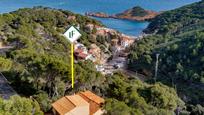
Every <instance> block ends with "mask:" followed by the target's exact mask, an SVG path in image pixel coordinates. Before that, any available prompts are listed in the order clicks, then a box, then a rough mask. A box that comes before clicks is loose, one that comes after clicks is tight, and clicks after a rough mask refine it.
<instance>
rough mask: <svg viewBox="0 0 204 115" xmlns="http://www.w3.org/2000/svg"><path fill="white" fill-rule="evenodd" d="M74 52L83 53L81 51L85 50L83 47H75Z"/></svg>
mask: <svg viewBox="0 0 204 115" xmlns="http://www.w3.org/2000/svg"><path fill="white" fill-rule="evenodd" d="M74 52H75V53H81V52H83V49H75V50H74Z"/></svg>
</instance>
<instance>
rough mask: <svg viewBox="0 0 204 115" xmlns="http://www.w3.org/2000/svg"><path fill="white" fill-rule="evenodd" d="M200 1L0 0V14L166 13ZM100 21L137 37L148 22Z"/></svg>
mask: <svg viewBox="0 0 204 115" xmlns="http://www.w3.org/2000/svg"><path fill="white" fill-rule="evenodd" d="M197 1H200V0H0V13H7V12H10V11H14V10H17V9H19V8H24V7H33V6H46V7H52V8H58V9H65V10H70V11H73V12H75V13H80V14H84V13H85V12H99V11H100V12H106V13H108V14H115V13H120V12H122V11H124V10H126V9H129V8H131V7H134V6H141V7H143V8H145V9H149V10H154V11H166V10H171V9H175V8H178V7H181V6H183V5H186V4H190V3H193V2H197ZM95 19H97V20H100V21H101V22H102V23H103V24H104V25H106V26H107V27H109V28H113V29H116V30H118V31H120V32H122V33H125V34H128V35H135V36H136V35H139V34H140V33H141V32H142V30H143V29H145V28H146V27H147V26H148V22H136V21H128V20H119V19H104V18H95Z"/></svg>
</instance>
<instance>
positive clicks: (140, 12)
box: [116, 6, 148, 17]
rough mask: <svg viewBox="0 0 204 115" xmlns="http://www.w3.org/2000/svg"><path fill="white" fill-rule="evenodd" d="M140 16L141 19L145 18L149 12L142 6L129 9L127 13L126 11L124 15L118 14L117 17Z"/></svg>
mask: <svg viewBox="0 0 204 115" xmlns="http://www.w3.org/2000/svg"><path fill="white" fill-rule="evenodd" d="M127 15H128V16H133V17H134V16H140V17H144V16H146V15H148V11H147V10H145V9H143V8H142V7H140V6H136V7H133V8H131V9H128V10H126V11H124V12H123V13H119V14H116V16H127Z"/></svg>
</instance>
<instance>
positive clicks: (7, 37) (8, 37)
mask: <svg viewBox="0 0 204 115" xmlns="http://www.w3.org/2000/svg"><path fill="white" fill-rule="evenodd" d="M69 17H74V18H69ZM89 23H91V24H95V25H101V24H100V23H99V22H97V21H96V20H93V19H90V18H88V17H85V16H82V15H78V14H73V13H71V12H69V11H61V10H55V9H50V8H43V7H36V8H32V9H30V8H24V9H19V10H17V11H14V12H11V13H7V14H1V15H0V25H1V26H0V42H3V43H4V45H11V46H13V48H11V49H10V50H8V51H6V53H2V54H1V56H0V69H1V72H3V73H4V75H5V76H6V77H7V79H8V80H9V81H10V83H11V85H12V86H13V88H14V89H15V90H16V91H17V92H18V94H21V95H23V96H31V95H33V97H34V98H35V99H36V100H37V101H38V102H39V104H40V105H41V108H42V110H43V111H48V110H49V109H50V107H51V105H50V103H51V102H52V101H53V100H56V99H57V98H60V97H62V96H63V95H64V94H65V93H73V92H74V91H77V90H79V89H84V88H90V89H91V88H92V86H94V85H95V84H97V83H98V82H100V81H101V79H103V77H104V76H103V75H101V73H99V72H96V70H95V67H94V65H93V63H92V62H89V61H85V62H79V63H78V64H75V68H76V72H75V73H76V74H75V76H76V77H75V78H76V83H75V84H76V86H80V87H76V88H75V89H74V90H72V92H71V91H70V90H71V76H70V70H69V68H70V67H69V66H70V64H69V63H70V60H69V59H70V57H69V53H70V52H69V51H70V50H69V49H70V47H69V46H70V44H69V43H68V41H67V40H66V39H65V38H64V37H63V36H62V33H63V32H64V31H65V30H66V28H67V27H68V26H70V25H78V24H80V26H81V27H80V28H81V29H80V30H81V33H82V34H83V35H82V37H81V39H80V42H82V43H84V44H85V45H89V44H91V43H92V42H91V41H92V40H93V39H94V38H93V37H91V36H90V35H89V34H88V33H87V32H85V31H86V27H85V26H86V24H89ZM98 44H99V45H100V43H98ZM81 84H83V85H81Z"/></svg>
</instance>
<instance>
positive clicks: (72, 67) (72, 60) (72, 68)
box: [71, 44, 74, 88]
mask: <svg viewBox="0 0 204 115" xmlns="http://www.w3.org/2000/svg"><path fill="white" fill-rule="evenodd" d="M71 77H72V88H74V45H73V44H71Z"/></svg>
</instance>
